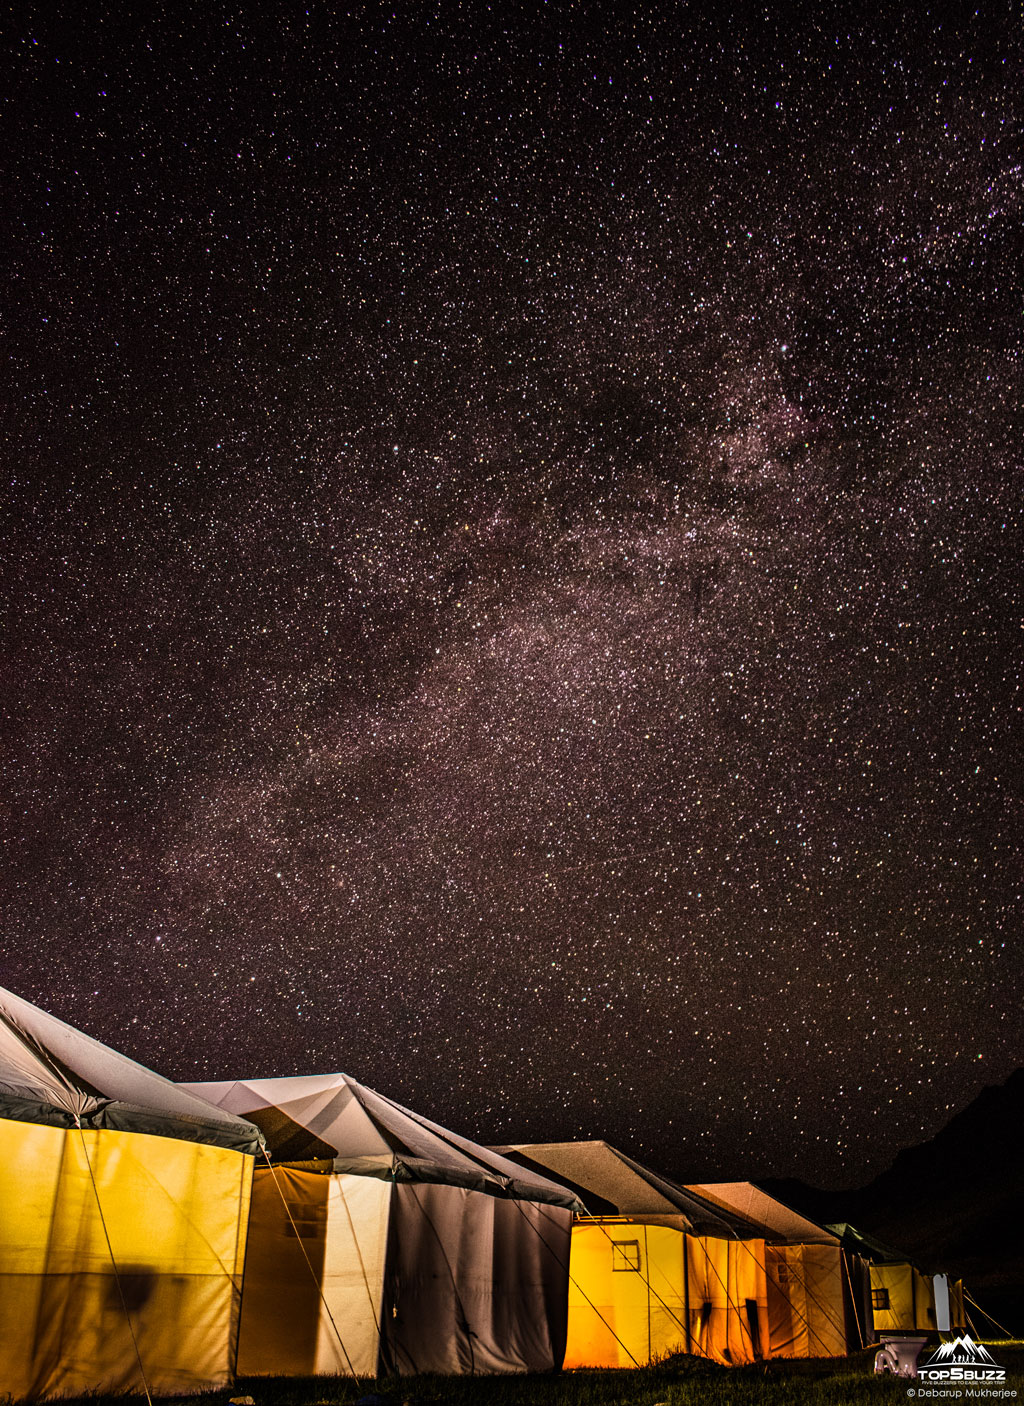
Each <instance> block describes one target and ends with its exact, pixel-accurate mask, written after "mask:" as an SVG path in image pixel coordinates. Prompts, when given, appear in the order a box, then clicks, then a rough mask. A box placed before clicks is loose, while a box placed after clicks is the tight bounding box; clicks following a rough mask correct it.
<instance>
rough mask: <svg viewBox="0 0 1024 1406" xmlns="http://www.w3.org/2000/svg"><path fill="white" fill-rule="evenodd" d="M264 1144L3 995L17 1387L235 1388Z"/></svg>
mask: <svg viewBox="0 0 1024 1406" xmlns="http://www.w3.org/2000/svg"><path fill="white" fill-rule="evenodd" d="M259 1138H260V1134H259V1131H258V1129H257V1128H255V1127H254V1126H253V1125H252V1124H249V1123H246V1122H244V1121H243V1120H241V1119H239V1118H236V1117H234V1116H232V1115H230V1114H227V1113H222V1112H219V1111H218V1110H216V1109H211V1108H210V1107H209V1106H208V1105H207V1104H204V1103H203V1102H202V1100H200V1099H198V1098H196V1097H195V1096H194V1095H191V1094H188V1093H186V1092H185V1091H184V1090H181V1089H179V1088H176V1087H175V1085H174V1084H171V1083H169V1082H168V1081H167V1080H166V1079H162V1078H160V1076H159V1075H157V1074H154V1073H152V1072H151V1071H150V1070H148V1069H144V1068H142V1067H141V1066H140V1065H138V1064H135V1063H133V1062H132V1061H131V1060H130V1059H126V1058H125V1057H124V1056H123V1055H120V1054H117V1053H116V1052H115V1051H114V1050H111V1049H108V1048H107V1046H105V1045H101V1044H100V1043H99V1042H98V1041H96V1040H92V1039H90V1038H89V1036H87V1035H83V1034H82V1033H81V1032H80V1031H78V1030H75V1029H73V1028H72V1027H71V1026H69V1025H65V1024H64V1023H63V1022H62V1021H60V1020H57V1019H55V1018H54V1017H53V1016H51V1015H47V1014H46V1013H45V1012H43V1011H41V1010H39V1009H38V1008H37V1007H35V1006H33V1005H30V1004H29V1003H28V1002H27V1001H24V1000H22V999H20V998H19V997H18V996H15V995H13V994H12V993H11V992H9V991H5V990H3V988H0V1394H9V1395H10V1396H11V1397H14V1398H16V1399H17V1398H21V1397H30V1398H38V1397H46V1396H53V1395H56V1394H79V1393H84V1392H92V1391H103V1392H114V1391H123V1390H128V1389H136V1390H137V1389H139V1388H140V1387H144V1388H146V1389H148V1390H149V1391H153V1392H165V1393H175V1394H180V1393H182V1392H189V1391H197V1390H200V1389H204V1388H207V1387H217V1386H223V1385H225V1384H226V1383H227V1382H228V1381H229V1380H230V1379H231V1376H232V1374H233V1371H234V1365H235V1361H234V1359H235V1330H236V1328H237V1314H238V1305H239V1293H240V1283H241V1272H242V1258H243V1254H244V1250H245V1228H246V1218H247V1214H248V1206H249V1190H250V1185H251V1180H252V1167H253V1154H254V1153H255V1151H256V1149H257V1147H258V1145H259Z"/></svg>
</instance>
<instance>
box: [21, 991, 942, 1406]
mask: <svg viewBox="0 0 1024 1406" xmlns="http://www.w3.org/2000/svg"><path fill="white" fill-rule="evenodd" d="M0 1143H2V1146H0V1395H9V1396H10V1397H12V1398H14V1399H15V1400H18V1399H39V1398H45V1397H51V1396H54V1395H58V1394H80V1393H84V1392H90V1391H106V1392H109V1391H122V1390H138V1389H140V1388H141V1389H143V1390H145V1391H146V1392H147V1394H158V1393H159V1394H175V1395H178V1394H182V1393H185V1392H190V1391H197V1390H201V1389H204V1388H208V1387H215V1386H223V1385H225V1384H227V1383H229V1382H230V1381H232V1380H233V1379H234V1378H235V1376H236V1375H242V1376H249V1375H259V1374H268V1375H274V1376H307V1375H311V1374H315V1373H330V1374H334V1373H341V1374H348V1375H351V1376H356V1377H373V1376H376V1375H378V1374H389V1373H397V1374H412V1373H417V1372H441V1373H495V1372H524V1371H548V1370H552V1369H555V1368H558V1367H559V1366H562V1365H565V1366H567V1367H577V1366H632V1365H641V1364H643V1363H646V1362H649V1361H651V1360H652V1359H654V1358H658V1357H662V1356H664V1355H666V1354H668V1353H673V1352H686V1353H694V1354H697V1355H700V1356H704V1357H707V1358H710V1359H713V1360H715V1361H717V1362H721V1363H727V1364H736V1363H742V1362H751V1361H755V1360H759V1359H761V1358H768V1357H772V1356H783V1357H787V1356H788V1357H793V1356H833V1355H838V1354H842V1353H846V1352H848V1351H851V1350H854V1349H855V1348H857V1347H859V1346H861V1345H864V1344H866V1343H867V1342H870V1341H873V1340H874V1339H875V1338H876V1336H877V1334H878V1332H879V1331H880V1330H883V1329H889V1330H891V1329H903V1330H919V1329H925V1330H936V1329H937V1330H944V1329H954V1328H959V1327H961V1326H963V1324H964V1317H963V1300H962V1295H961V1290H960V1286H959V1285H957V1284H950V1283H949V1281H948V1280H947V1279H946V1278H945V1277H944V1276H935V1277H934V1278H930V1277H927V1276H925V1275H923V1274H922V1273H921V1272H920V1271H919V1270H917V1269H916V1268H915V1267H914V1266H912V1265H910V1264H908V1263H906V1262H905V1260H903V1259H902V1258H901V1257H900V1256H899V1254H898V1253H896V1252H891V1251H887V1250H886V1249H885V1247H882V1246H878V1245H877V1244H875V1242H871V1241H868V1240H867V1239H866V1238H864V1237H860V1236H858V1235H857V1233H856V1232H855V1231H853V1230H852V1229H851V1228H849V1227H832V1228H824V1227H821V1226H818V1225H816V1224H814V1223H813V1222H811V1221H809V1220H806V1219H805V1218H804V1217H801V1216H799V1215H797V1214H796V1213H795V1212H793V1211H790V1210H789V1209H788V1208H786V1207H785V1206H783V1205H781V1204H780V1203H779V1202H778V1201H776V1200H774V1199H773V1198H771V1197H769V1196H767V1195H766V1194H765V1193H764V1192H762V1191H760V1190H759V1189H758V1188H757V1187H755V1186H753V1185H751V1184H750V1183H745V1182H743V1183H728V1184H717V1185H693V1186H685V1187H684V1186H679V1185H677V1184H675V1183H673V1182H669V1181H666V1180H665V1179H663V1178H661V1177H658V1176H657V1175H656V1174H655V1173H653V1172H651V1171H650V1170H649V1169H647V1168H645V1167H643V1166H641V1165H640V1164H639V1163H637V1162H634V1161H633V1160H632V1159H630V1158H629V1157H627V1156H625V1155H624V1154H623V1153H621V1152H618V1151H616V1150H615V1149H614V1148H611V1147H609V1146H608V1145H607V1144H606V1143H603V1142H585V1143H559V1144H544V1145H525V1144H524V1145H518V1146H514V1147H513V1146H510V1147H506V1148H500V1149H489V1148H485V1147H481V1146H479V1145H477V1144H475V1143H473V1142H470V1141H468V1140H467V1139H465V1138H461V1137H458V1136H456V1135H455V1134H453V1133H451V1132H449V1131H447V1130H446V1129H444V1128H441V1127H439V1126H438V1125H437V1124H435V1123H432V1122H430V1121H429V1120H428V1119H426V1118H423V1117H421V1116H420V1115H418V1114H416V1113H413V1112H411V1111H410V1110H408V1109H406V1108H403V1107H401V1106H400V1105H398V1104H396V1103H394V1102H392V1101H391V1100H390V1099H387V1098H384V1097H383V1096H381V1095H380V1094H377V1093H374V1092H373V1091H372V1090H371V1089H368V1088H365V1087H364V1086H362V1085H360V1084H358V1083H356V1082H355V1081H354V1080H352V1079H349V1078H348V1077H346V1076H345V1075H341V1074H330V1075H323V1076H316V1077H312V1078H290V1079H265V1080H256V1081H252V1082H241V1081H237V1082H229V1083H219V1084H191V1085H175V1084H172V1083H170V1082H168V1081H167V1080H166V1079H163V1078H161V1077H160V1076H159V1075H157V1074H155V1073H153V1072H152V1071H150V1070H148V1069H144V1068H142V1067H141V1066H140V1065H138V1064H135V1063H134V1062H132V1061H131V1060H129V1059H127V1058H125V1057H124V1056H123V1055H120V1054H118V1053H116V1052H115V1051H113V1050H111V1049H109V1048H108V1047H107V1046H105V1045H102V1044H100V1043H98V1042H97V1041H95V1040H93V1039H91V1038H90V1037H89V1036H87V1035H85V1034H83V1033H81V1032H80V1031H77V1030H75V1029H73V1028H72V1027H70V1026H68V1025H66V1024H64V1023H63V1022H61V1021H59V1020H57V1019H56V1018H54V1017H53V1016H50V1015H48V1014H46V1013H45V1012H43V1011H41V1010H39V1009H38V1008H37V1007H35V1006H33V1005H31V1004H29V1003H28V1002H27V1001H24V1000H22V999H21V998H19V997H17V996H15V995H13V994H11V993H9V992H6V991H4V990H3V989H2V988H0Z"/></svg>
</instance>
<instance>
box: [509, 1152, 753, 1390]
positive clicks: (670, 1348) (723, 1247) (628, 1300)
mask: <svg viewBox="0 0 1024 1406" xmlns="http://www.w3.org/2000/svg"><path fill="white" fill-rule="evenodd" d="M501 1150H503V1151H507V1153H508V1155H509V1156H510V1157H511V1158H514V1159H515V1160H517V1161H519V1162H521V1163H522V1165H524V1166H526V1167H535V1168H543V1169H545V1170H546V1171H549V1172H551V1173H553V1174H554V1175H555V1176H557V1177H558V1178H559V1179H560V1180H562V1181H564V1182H565V1183H566V1185H567V1186H569V1187H572V1188H573V1189H575V1190H576V1191H577V1193H578V1195H579V1196H580V1198H581V1200H582V1201H583V1203H584V1206H585V1208H586V1209H585V1213H584V1214H582V1215H578V1216H577V1218H576V1221H575V1223H574V1225H573V1231H572V1259H571V1263H570V1270H571V1279H570V1284H569V1326H568V1342H567V1345H566V1355H565V1365H566V1366H567V1367H583V1366H587V1367H631V1366H634V1365H642V1364H644V1363H647V1362H650V1361H651V1360H652V1359H655V1358H658V1357H663V1356H665V1355H667V1354H669V1353H674V1352H690V1353H695V1354H698V1355H700V1356H703V1357H709V1358H712V1359H713V1360H715V1361H717V1362H723V1363H728V1364H738V1363H742V1362H753V1361H756V1360H758V1359H759V1358H762V1357H765V1356H767V1353H768V1346H769V1344H768V1295H767V1282H766V1278H765V1269H764V1259H765V1247H764V1239H763V1233H761V1232H760V1231H759V1229H758V1228H757V1227H755V1226H753V1225H751V1224H750V1223H748V1222H746V1221H744V1219H743V1218H742V1217H741V1216H739V1215H736V1214H734V1213H733V1212H731V1211H729V1210H728V1209H725V1208H722V1207H717V1206H714V1205H712V1204H711V1203H710V1202H709V1201H708V1200H707V1199H706V1198H703V1197H700V1196H698V1195H695V1194H693V1193H692V1192H689V1191H687V1190H686V1189H685V1188H684V1187H681V1186H676V1185H675V1184H674V1183H672V1182H669V1181H667V1180H665V1179H664V1178H662V1177H659V1176H657V1175H656V1174H655V1173H654V1172H652V1171H650V1170H649V1168H647V1167H643V1166H641V1164H640V1163H638V1162H634V1161H633V1159H632V1158H630V1157H627V1156H626V1154H625V1153H623V1152H619V1151H618V1150H617V1149H616V1148H614V1147H611V1146H609V1144H608V1143H606V1142H579V1143H541V1144H517V1145H515V1146H513V1147H509V1148H507V1149H501Z"/></svg>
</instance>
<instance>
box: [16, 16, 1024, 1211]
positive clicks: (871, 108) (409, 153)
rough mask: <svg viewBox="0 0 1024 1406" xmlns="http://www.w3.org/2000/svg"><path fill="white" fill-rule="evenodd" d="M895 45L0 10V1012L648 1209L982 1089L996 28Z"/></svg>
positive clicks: (993, 1042)
mask: <svg viewBox="0 0 1024 1406" xmlns="http://www.w3.org/2000/svg"><path fill="white" fill-rule="evenodd" d="M61 8H62V9H63V11H64V13H63V14H61V13H60V12H59V11H60V9H61ZM787 8H788V7H787ZM907 8H908V10H909V13H908V14H906V15H904V16H903V17H902V18H901V17H899V16H898V15H896V14H895V12H892V13H889V14H887V15H886V16H885V17H884V20H880V19H875V18H872V17H870V16H868V17H865V14H863V13H862V14H860V15H859V17H854V12H853V11H852V10H851V11H850V12H849V13H846V12H845V11H843V9H842V7H838V6H837V7H820V6H819V7H813V8H811V7H809V8H808V9H807V10H806V11H804V12H803V13H802V16H801V14H800V13H798V12H797V11H793V12H792V14H793V16H794V17H793V18H791V19H784V18H783V11H782V9H781V8H780V7H778V6H772V7H766V9H760V8H758V7H755V6H749V5H743V6H740V5H733V6H732V7H731V8H730V7H728V6H711V5H707V6H700V5H684V4H678V5H669V4H665V5H662V6H658V5H654V6H653V7H649V6H644V7H639V8H638V9H637V10H636V11H635V12H630V11H629V9H628V7H626V6H621V5H620V6H615V7H611V8H603V7H602V6H601V5H599V4H589V3H588V4H585V5H584V4H573V3H556V0H551V3H547V4H545V3H526V4H516V3H510V4H505V5H501V6H498V5H494V6H493V7H491V8H487V7H485V6H483V5H480V6H479V7H471V6H468V5H462V4H458V3H442V4H440V5H439V6H438V5H427V4H423V5H421V4H413V3H403V0H399V3H397V4H393V5H392V4H389V5H384V6H377V5H354V6H351V7H349V8H348V9H347V10H345V9H343V8H342V7H340V6H337V7H336V6H331V5H325V4H322V3H312V4H310V5H309V6H308V7H307V6H303V5H301V4H297V5H290V6H284V5H279V6H273V5H263V4H258V3H253V4H251V5H245V6H243V5H236V4H224V3H223V0H213V3H209V4H205V5H202V6H199V5H194V6H182V7H176V8H172V7H170V6H163V5H156V4H154V5H145V6H143V5H141V4H140V5H135V6H125V7H122V8H114V7H111V6H109V5H95V4H91V3H88V0H86V3H83V4H80V5H75V6H71V5H64V6H63V7H56V6H53V5H45V6H44V5H39V6H33V5H24V6H21V7H19V18H18V19H17V20H16V21H15V23H14V24H13V25H11V26H9V28H8V31H7V39H6V41H5V44H4V48H3V54H2V62H3V68H2V83H0V93H2V94H3V107H4V114H5V115H4V130H5V134H6V135H5V137H4V143H3V146H4V159H5V164H6V168H7V169H6V178H5V182H4V185H5V198H4V201H3V203H2V206H0V227H2V238H3V249H4V268H5V278H4V306H5V316H4V330H3V341H4V356H3V363H2V364H3V371H2V376H3V390H4V405H5V411H6V413H5V416H4V431H3V458H4V479H5V492H4V508H3V514H4V516H3V529H2V539H0V563H2V572H3V588H4V599H5V603H6V609H5V616H6V624H5V635H6V640H7V645H6V649H5V651H4V678H3V688H2V704H3V723H2V738H0V746H2V750H0V764H2V787H0V799H2V805H3V816H4V822H3V831H4V836H5V850H6V862H5V865H4V870H3V878H2V881H0V883H2V887H0V905H2V910H3V913H4V925H3V936H2V943H0V982H2V983H3V984H5V985H7V986H9V987H11V988H13V989H14V990H16V991H18V992H19V994H21V995H24V996H26V997H27V998H28V999H30V1000H35V1001H37V1002H39V1003H40V1004H42V1005H43V1006H45V1007H46V1008H47V1009H49V1010H51V1011H52V1012H54V1013H55V1014H57V1015H59V1016H61V1017H63V1018H65V1019H68V1020H71V1021H72V1022H73V1023H75V1024H77V1025H78V1026H79V1027H81V1028H83V1029H85V1030H87V1031H88V1032H89V1033H91V1034H94V1035H96V1036H97V1037H99V1038H101V1039H104V1040H106V1041H108V1042H109V1043H112V1044H114V1045H115V1046H117V1047H118V1048H121V1049H123V1050H124V1051H125V1052H126V1053H129V1054H131V1055H133V1056H134V1057H135V1058H137V1059H140V1060H142V1061H143V1062H145V1063H147V1064H150V1065H151V1066H153V1067H155V1068H157V1069H158V1070H160V1071H161V1072H163V1073H166V1074H168V1075H170V1076H171V1077H175V1078H193V1079H194V1078H202V1077H207V1078H209V1077H231V1076H240V1077H245V1076H250V1077H251V1076H258V1075H270V1074H285V1073H292V1072H322V1071H328V1070H335V1069H339V1068H340V1069H343V1070H345V1071H346V1072H348V1073H350V1074H351V1075H353V1076H354V1077H356V1078H358V1079H360V1080H362V1081H363V1082H365V1083H368V1084H370V1085H371V1086H373V1087H376V1088H379V1089H380V1090H381V1091H382V1092H385V1093H387V1094H389V1095H391V1096H392V1097H395V1098H398V1099H399V1100H400V1101H402V1102H405V1103H408V1104H411V1105H412V1106H413V1107H415V1108H417V1109H419V1110H420V1111H422V1112H424V1113H426V1114H428V1115H430V1116H433V1117H435V1118H437V1119H438V1120H440V1121H442V1122H445V1123H447V1124H449V1125H450V1126H452V1127H454V1128H455V1129H456V1130H458V1131H460V1132H464V1133H467V1134H469V1135H470V1136H476V1137H478V1138H480V1139H481V1140H485V1141H526V1140H541V1139H555V1138H558V1139H567V1138H574V1137H605V1138H607V1139H608V1140H610V1141H612V1142H613V1143H615V1144H617V1145H619V1146H621V1147H623V1148H624V1149H625V1150H627V1151H630V1152H631V1153H632V1154H633V1155H635V1156H638V1157H640V1158H641V1159H643V1160H646V1161H648V1162H650V1163H652V1164H653V1165H655V1166H656V1167H658V1168H659V1169H661V1170H663V1171H665V1172H668V1173H670V1174H676V1175H679V1176H685V1177H688V1178H690V1179H693V1180H704V1179H708V1178H711V1177H714V1176H721V1175H756V1174H761V1175H769V1174H771V1175H789V1174H792V1175H798V1176H802V1177H804V1178H806V1179H809V1180H812V1181H817V1182H820V1183H829V1184H833V1185H849V1184H854V1183H857V1182H858V1181H863V1180H865V1179H866V1178H867V1177H868V1176H869V1175H871V1174H873V1173H874V1172H877V1171H879V1170H881V1169H882V1168H883V1167H884V1166H885V1165H886V1163H887V1162H888V1161H889V1160H890V1159H891V1157H892V1155H893V1154H894V1153H895V1151H896V1150H897V1149H898V1148H899V1147H901V1146H904V1145H906V1144H908V1143H912V1142H915V1141H919V1140H921V1139H922V1138H924V1137H926V1136H929V1135H931V1134H932V1133H934V1132H935V1131H936V1130H937V1129H938V1128H939V1127H940V1126H941V1125H942V1124H943V1123H945V1122H946V1121H947V1120H948V1118H949V1117H950V1116H951V1114H952V1113H953V1112H954V1111H955V1110H957V1109H958V1108H960V1107H962V1106H964V1105H965V1104H966V1103H967V1102H968V1101H969V1099H971V1098H972V1097H973V1096H974V1095H975V1094H976V1093H977V1092H978V1090H979V1089H980V1088H981V1087H983V1086H984V1085H985V1084H988V1083H993V1082H999V1081H1001V1080H1003V1079H1005V1078H1006V1077H1007V1076H1008V1075H1009V1073H1010V1072H1011V1071H1012V1070H1013V1069H1014V1068H1015V1067H1016V1066H1017V1065H1018V1064H1019V1063H1021V1062H1022V1042H1021V1036H1022V1029H1021V1026H1022V1020H1021V1014H1020V1012H1021V997H1022V990H1021V986H1022V980H1021V978H1022V962H1021V953H1020V948H1019V937H1018V933H1019V911H1020V864H1019V861H1020V846H1021V836H1020V825H1019V817H1020V800H1021V761H1020V758H1021V747H1020V743H1021V737H1020V716H1021V715H1020V698H1019V680H1020V675H1021V653H1020V640H1021V612H1020V602H1019V594H1018V575H1019V570H1020V562H1021V556H1022V551H1021V526H1022V508H1021V497H1020V467H1021V444H1022V435H1021V429H1022V426H1021V413H1020V407H1021V403H1022V393H1024V385H1022V362H1021V352H1022V330H1021V329H1022V321H1021V314H1022V308H1021V293H1022V286H1024V279H1022V256H1021V250H1022V240H1021V222H1022V216H1024V202H1022V189H1024V151H1022V142H1021V135H1022V134H1021V103H1022V94H1024V82H1022V72H1021V58H1022V45H1021V37H1020V22H1019V21H1020V17H1019V13H1015V11H1016V10H1017V9H1018V7H1016V6H1012V5H1006V6H1004V7H1000V6H992V7H990V8H988V9H987V10H986V11H984V12H983V13H982V14H981V15H980V16H979V15H977V14H975V12H974V11H973V10H972V9H969V8H964V9H963V10H962V11H959V12H957V13H956V14H955V15H954V13H953V12H944V17H943V18H941V19H940V17H939V16H938V14H937V12H935V11H934V10H933V11H932V12H931V13H929V12H928V10H926V9H925V7H923V6H920V5H918V6H913V5H912V6H910V7H907ZM815 10H817V13H815Z"/></svg>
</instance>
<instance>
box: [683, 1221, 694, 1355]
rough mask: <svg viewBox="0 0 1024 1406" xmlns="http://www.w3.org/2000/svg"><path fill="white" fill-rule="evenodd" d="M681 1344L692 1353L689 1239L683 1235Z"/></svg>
mask: <svg viewBox="0 0 1024 1406" xmlns="http://www.w3.org/2000/svg"><path fill="white" fill-rule="evenodd" d="M683 1342H684V1343H685V1345H686V1351H687V1352H688V1353H690V1354H692V1352H693V1340H692V1339H691V1337H690V1237H689V1236H688V1235H687V1234H686V1233H685V1232H684V1234H683Z"/></svg>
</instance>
